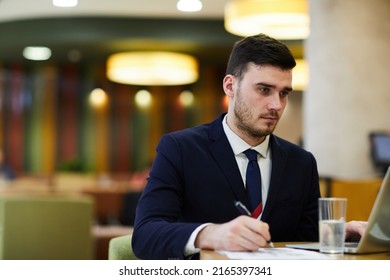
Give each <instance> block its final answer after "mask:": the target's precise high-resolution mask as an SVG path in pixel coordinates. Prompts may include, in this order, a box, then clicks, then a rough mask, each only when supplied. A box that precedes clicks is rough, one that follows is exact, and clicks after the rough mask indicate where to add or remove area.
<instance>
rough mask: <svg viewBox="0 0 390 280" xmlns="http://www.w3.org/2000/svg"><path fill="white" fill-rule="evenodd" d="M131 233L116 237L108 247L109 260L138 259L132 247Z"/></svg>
mask: <svg viewBox="0 0 390 280" xmlns="http://www.w3.org/2000/svg"><path fill="white" fill-rule="evenodd" d="M131 237H132V235H131V234H128V235H124V236H119V237H114V238H112V239H111V240H110V244H109V247H108V259H109V260H138V258H137V257H136V256H135V255H134V252H133V249H132V247H131Z"/></svg>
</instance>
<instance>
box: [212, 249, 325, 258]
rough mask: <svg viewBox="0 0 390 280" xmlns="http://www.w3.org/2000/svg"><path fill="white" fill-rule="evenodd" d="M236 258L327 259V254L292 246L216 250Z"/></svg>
mask: <svg viewBox="0 0 390 280" xmlns="http://www.w3.org/2000/svg"><path fill="white" fill-rule="evenodd" d="M218 253H220V254H222V255H225V256H227V257H228V258H229V259H236V260H328V259H331V258H330V257H329V256H327V255H324V254H321V253H318V252H314V251H308V250H299V249H292V248H260V249H259V250H258V251H254V252H231V251H218Z"/></svg>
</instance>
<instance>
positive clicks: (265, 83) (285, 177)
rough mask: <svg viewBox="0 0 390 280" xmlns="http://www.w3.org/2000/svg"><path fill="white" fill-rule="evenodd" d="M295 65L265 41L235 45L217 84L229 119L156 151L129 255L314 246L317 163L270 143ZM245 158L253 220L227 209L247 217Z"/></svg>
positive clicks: (172, 138) (173, 138)
mask: <svg viewBox="0 0 390 280" xmlns="http://www.w3.org/2000/svg"><path fill="white" fill-rule="evenodd" d="M295 65H296V63H295V60H294V58H293V56H292V54H291V52H290V51H289V50H288V48H287V47H286V46H285V45H284V44H282V43H281V42H279V41H277V40H275V39H273V38H270V37H268V36H266V35H264V34H260V35H257V36H251V37H248V38H245V39H243V40H241V41H239V42H237V43H236V44H235V46H234V48H233V50H232V53H231V55H230V58H229V62H228V65H227V71H226V76H225V77H224V79H223V89H224V91H225V94H226V95H227V96H228V97H229V107H228V112H227V114H226V115H222V116H220V117H219V118H217V119H216V120H214V121H213V122H211V123H209V124H206V125H201V126H198V127H194V128H190V129H186V130H183V131H178V132H174V133H170V134H167V135H164V136H163V137H162V139H161V140H160V143H159V144H158V146H157V156H156V158H155V161H154V163H153V166H152V169H151V172H150V177H149V178H148V183H147V185H146V188H145V190H144V193H143V195H142V197H141V199H140V201H139V203H138V208H137V214H136V221H135V228H134V233H133V239H132V246H133V250H134V252H135V254H136V255H137V256H138V257H139V258H141V259H182V258H190V257H192V256H193V254H196V253H197V252H199V250H200V249H202V248H208V249H223V250H235V251H247V250H256V249H258V248H259V247H263V246H266V245H267V242H269V241H270V240H271V237H272V241H285V242H287V241H315V240H317V239H318V209H317V208H318V206H317V200H318V198H319V197H320V192H319V180H318V171H317V166H316V161H315V158H314V157H313V155H312V154H311V153H309V152H307V151H305V150H303V149H302V148H300V147H298V146H296V145H294V144H292V143H289V142H287V141H285V140H283V139H281V138H279V137H277V136H275V135H273V134H272V133H273V131H274V129H275V127H276V125H277V123H278V121H279V119H280V118H281V116H282V114H283V111H284V109H285V107H286V105H287V100H288V95H289V94H290V93H291V92H292V90H293V89H292V85H291V83H292V69H293V68H294V67H295ZM247 149H252V150H256V151H257V152H259V153H258V156H257V162H258V163H259V165H260V170H261V194H262V198H261V201H262V205H261V207H260V208H261V210H260V211H261V214H260V215H259V216H258V217H256V218H253V217H249V216H244V215H241V214H240V212H239V211H238V210H237V208H236V207H235V204H234V202H235V201H240V202H242V203H243V204H244V205H245V206H246V207H249V201H248V197H247V195H246V190H245V188H246V177H245V176H246V169H247V167H246V166H247V164H248V159H247V157H246V156H245V154H244V152H245V151H246V150H247ZM258 192H259V193H260V187H259V191H258Z"/></svg>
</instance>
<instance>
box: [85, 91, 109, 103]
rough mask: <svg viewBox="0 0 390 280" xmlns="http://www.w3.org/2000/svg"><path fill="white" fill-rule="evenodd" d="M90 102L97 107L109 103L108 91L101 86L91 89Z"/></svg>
mask: <svg viewBox="0 0 390 280" xmlns="http://www.w3.org/2000/svg"><path fill="white" fill-rule="evenodd" d="M89 102H90V104H91V105H92V106H93V107H95V108H101V107H104V106H105V105H107V103H108V96H107V93H106V92H105V91H104V90H103V89H101V88H95V89H94V90H92V91H91V94H90V96H89Z"/></svg>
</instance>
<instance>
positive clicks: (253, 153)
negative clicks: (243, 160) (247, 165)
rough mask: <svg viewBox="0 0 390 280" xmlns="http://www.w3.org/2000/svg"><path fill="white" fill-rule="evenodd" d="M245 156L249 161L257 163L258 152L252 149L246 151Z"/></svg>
mask: <svg viewBox="0 0 390 280" xmlns="http://www.w3.org/2000/svg"><path fill="white" fill-rule="evenodd" d="M244 154H245V155H246V157H247V158H248V159H249V161H257V152H256V151H255V150H252V149H248V150H246V151H244Z"/></svg>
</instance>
